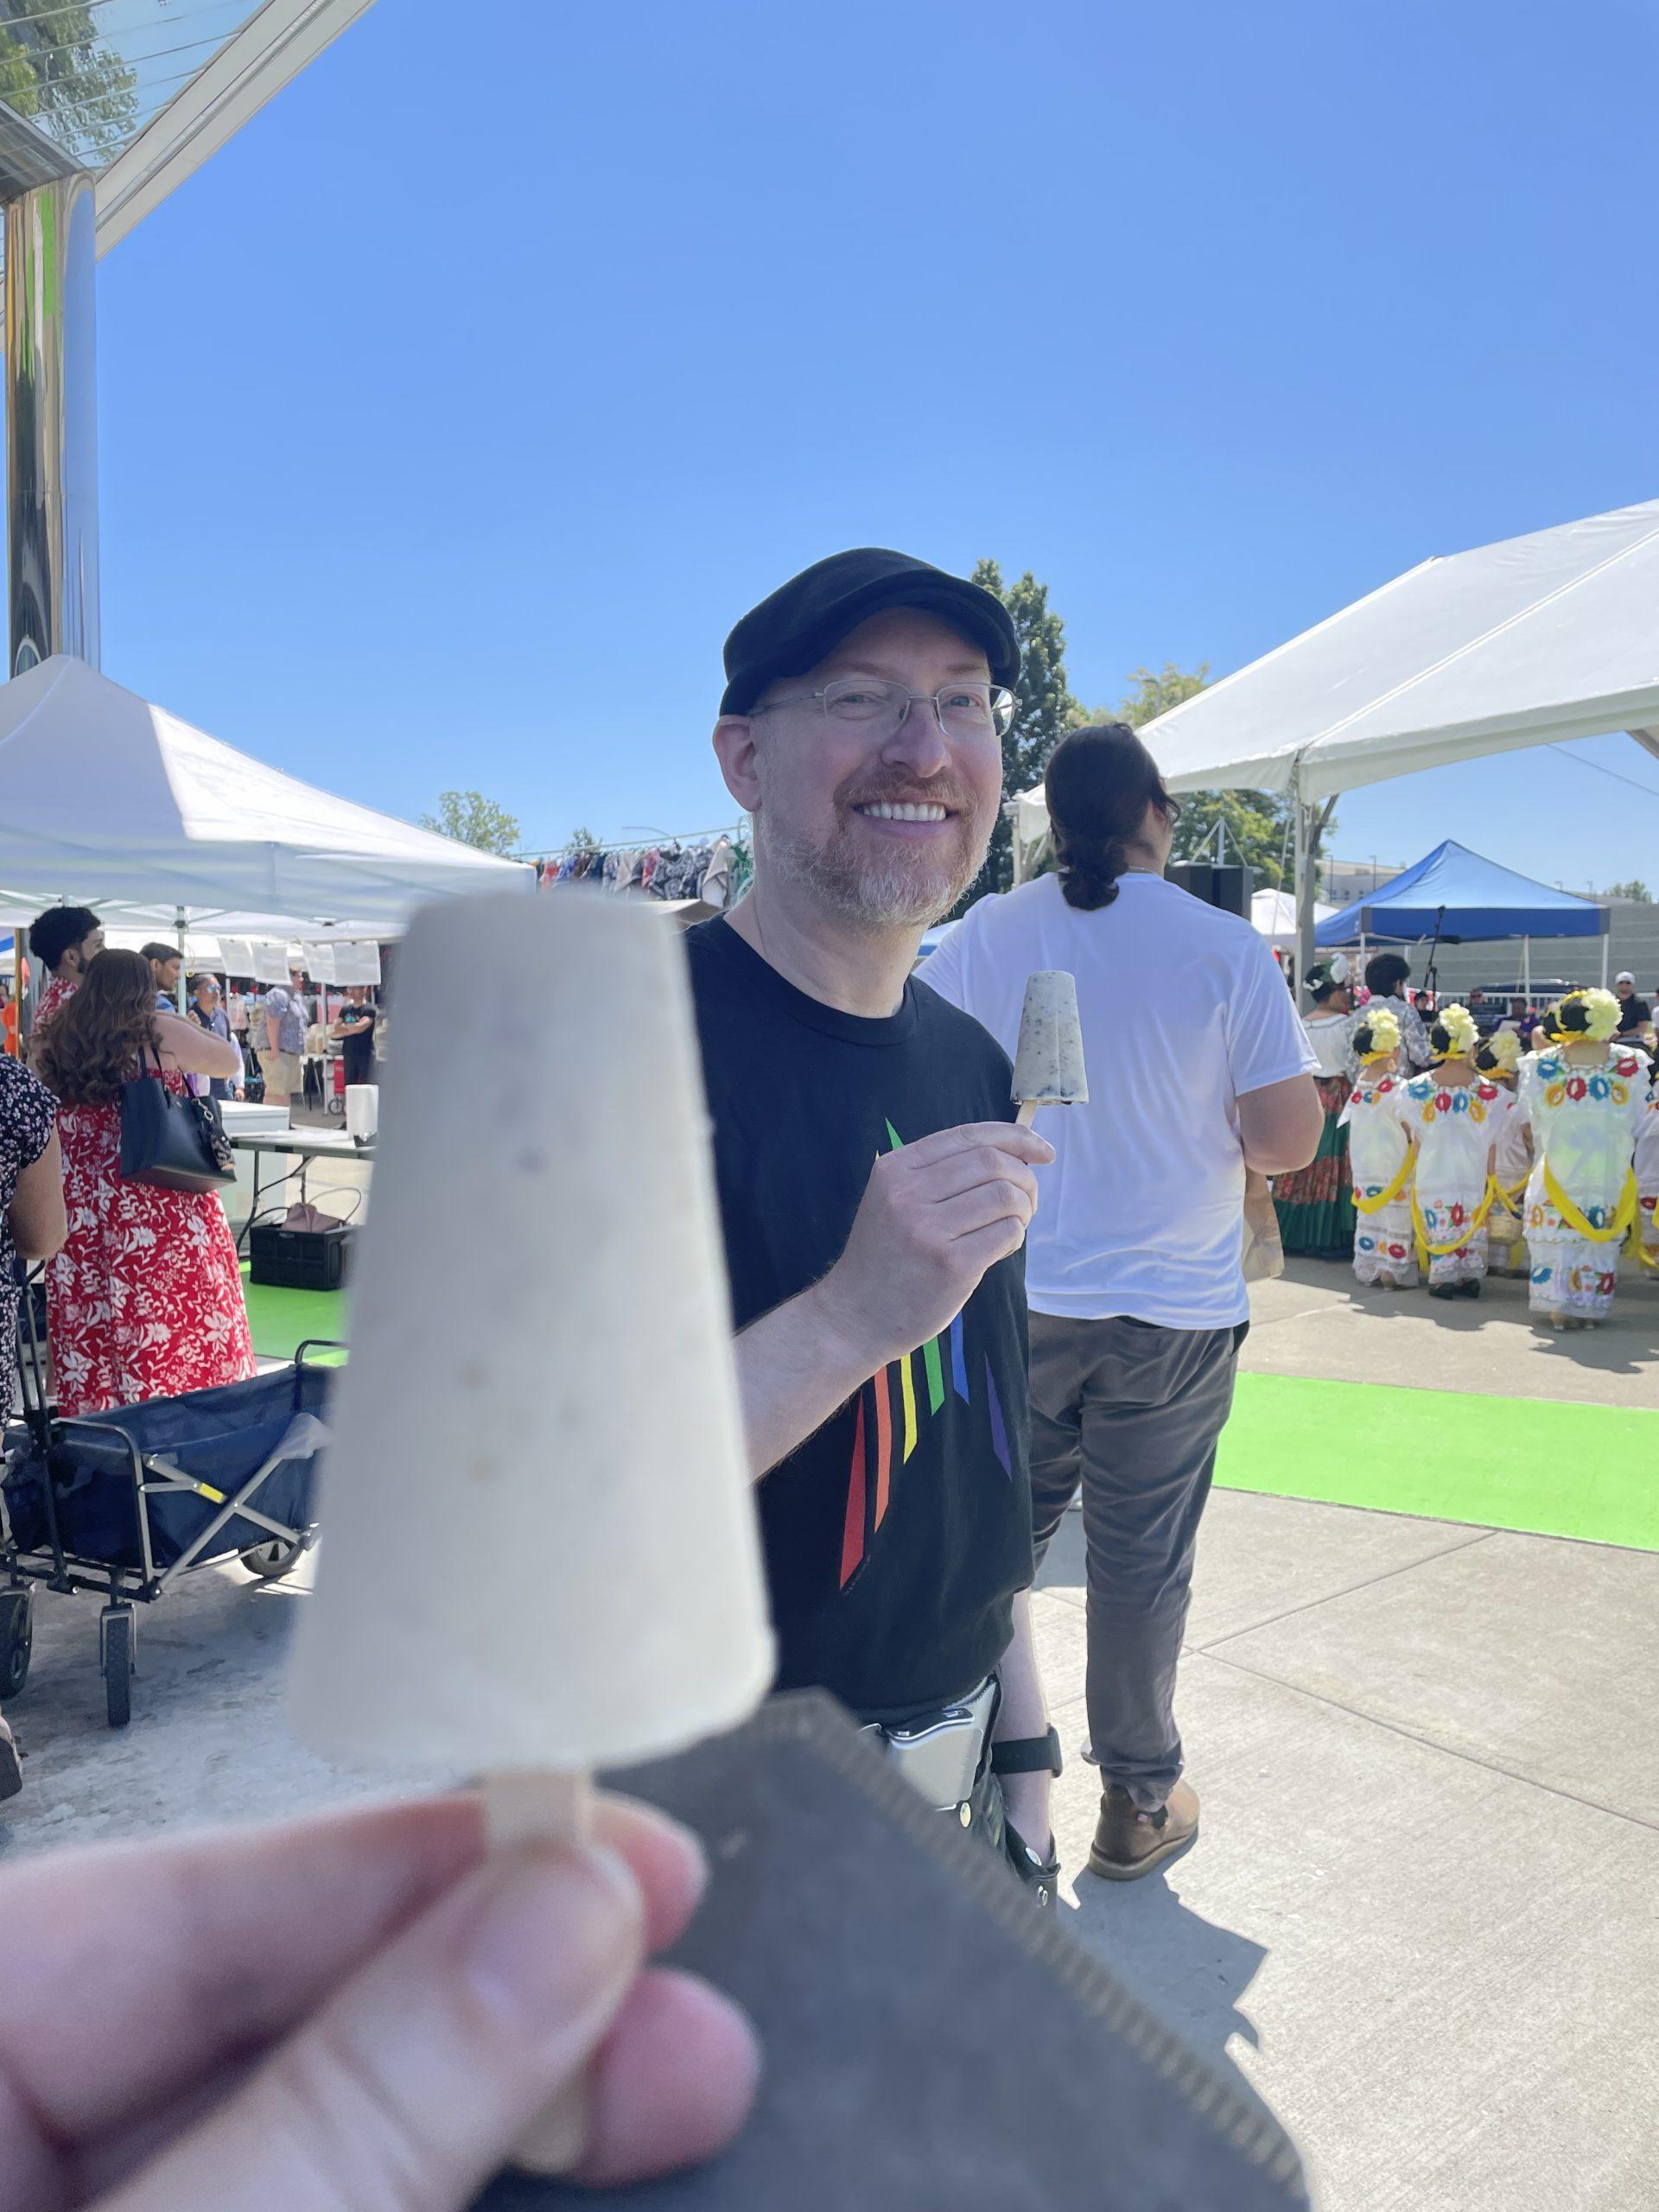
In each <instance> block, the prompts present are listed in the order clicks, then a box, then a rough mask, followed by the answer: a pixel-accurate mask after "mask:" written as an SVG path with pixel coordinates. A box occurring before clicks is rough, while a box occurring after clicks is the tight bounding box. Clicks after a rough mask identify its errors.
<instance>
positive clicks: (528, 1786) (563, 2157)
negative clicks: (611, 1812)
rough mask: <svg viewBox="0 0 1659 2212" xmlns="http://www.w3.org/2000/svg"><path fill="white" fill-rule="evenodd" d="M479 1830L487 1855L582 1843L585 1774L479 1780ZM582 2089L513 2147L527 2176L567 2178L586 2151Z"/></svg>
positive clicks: (589, 1786)
mask: <svg viewBox="0 0 1659 2212" xmlns="http://www.w3.org/2000/svg"><path fill="white" fill-rule="evenodd" d="M484 1830H485V1834H486V1838H487V1840H488V1843H489V1847H490V1849H491V1850H492V1851H505V1850H507V1849H509V1848H510V1847H512V1846H513V1845H515V1844H521V1843H586V1842H587V1841H588V1838H589V1837H590V1836H591V1835H592V1834H593V1831H594V1785H593V1781H592V1778H591V1777H589V1776H588V1775H585V1774H550V1773H538V1772H536V1771H534V1770H526V1771H524V1772H517V1773H502V1774H486V1776H485V1777H484ZM592 2121H593V2115H592V2112H591V2110H590V2107H589V2102H588V2084H587V2082H585V2081H583V2080H577V2081H575V2082H572V2083H571V2084H570V2086H569V2088H568V2089H567V2090H566V2091H565V2092H564V2094H563V2096H561V2097H558V2098H556V2099H555V2101H553V2103H552V2104H550V2106H549V2107H548V2108H547V2110H546V2111H545V2112H544V2113H542V2114H541V2116H540V2118H539V2119H538V2120H536V2121H535V2122H534V2123H533V2125H531V2126H530V2127H527V2128H526V2129H525V2130H524V2134H523V2135H522V2136H521V2137H520V2138H519V2139H518V2142H517V2143H516V2144H515V2145H513V2152H512V2162H513V2164H514V2165H516V2166H519V2167H522V2169H523V2170H524V2172H526V2173H531V2174H568V2173H569V2171H571V2169H572V2168H573V2167H575V2166H577V2165H579V2164H581V2162H582V2154H583V2152H585V2151H586V2150H587V2148H588V2136H589V2134H590V2133H591V2130H592Z"/></svg>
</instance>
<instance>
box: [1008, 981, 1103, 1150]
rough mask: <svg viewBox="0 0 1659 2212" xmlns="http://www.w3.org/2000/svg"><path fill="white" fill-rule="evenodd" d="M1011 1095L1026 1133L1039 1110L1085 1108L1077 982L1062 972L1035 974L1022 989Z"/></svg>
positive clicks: (1086, 1094) (1086, 1082)
mask: <svg viewBox="0 0 1659 2212" xmlns="http://www.w3.org/2000/svg"><path fill="white" fill-rule="evenodd" d="M1014 1097H1015V1099H1016V1100H1017V1101H1018V1102H1019V1107H1020V1115H1019V1120H1020V1127H1021V1128H1027V1129H1028V1128H1030V1127H1031V1123H1032V1119H1033V1116H1034V1115H1035V1113H1036V1111H1037V1109H1038V1108H1039V1106H1085V1105H1087V1104H1088V1103H1089V1077H1088V1074H1087V1071H1085V1069H1084V1064H1083V1025H1082V1024H1081V1022H1079V1020H1077V981H1076V978H1075V977H1074V976H1069V975H1068V974H1067V973H1066V972H1065V969H1063V968H1044V969H1039V971H1038V972H1037V974H1036V975H1034V976H1033V977H1032V978H1031V981H1030V982H1028V983H1027V985H1026V1003H1025V1007H1024V1009H1023V1010H1022V1012H1021V1014H1020V1044H1019V1049H1018V1050H1017V1051H1016V1052H1015V1053H1014Z"/></svg>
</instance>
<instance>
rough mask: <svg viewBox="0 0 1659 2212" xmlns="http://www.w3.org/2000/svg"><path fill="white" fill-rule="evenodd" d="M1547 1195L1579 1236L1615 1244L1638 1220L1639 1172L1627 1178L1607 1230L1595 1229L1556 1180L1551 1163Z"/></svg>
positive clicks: (1546, 1164) (1546, 1177)
mask: <svg viewBox="0 0 1659 2212" xmlns="http://www.w3.org/2000/svg"><path fill="white" fill-rule="evenodd" d="M1544 1196H1545V1197H1546V1198H1548V1200H1549V1203H1550V1204H1551V1205H1553V1206H1554V1209H1555V1211H1556V1212H1557V1213H1558V1214H1560V1217H1561V1219H1562V1220H1563V1221H1564V1222H1565V1223H1566V1224H1567V1227H1568V1228H1569V1229H1570V1230H1572V1231H1573V1235H1574V1236H1585V1237H1588V1239H1589V1240H1590V1242H1591V1243H1592V1244H1611V1243H1616V1242H1617V1241H1618V1238H1619V1237H1621V1236H1623V1235H1624V1232H1625V1230H1627V1229H1628V1228H1629V1227H1630V1224H1631V1223H1632V1222H1633V1221H1634V1220H1635V1219H1636V1170H1635V1168H1634V1167H1632V1168H1631V1169H1630V1173H1628V1174H1627V1175H1626V1176H1625V1178H1624V1189H1623V1190H1622V1191H1621V1192H1619V1194H1618V1205H1617V1206H1615V1207H1614V1209H1613V1217H1612V1219H1611V1222H1609V1223H1608V1224H1607V1226H1606V1228H1605V1229H1592V1228H1591V1226H1590V1224H1589V1223H1588V1222H1587V1221H1586V1219H1585V1217H1584V1216H1583V1215H1582V1214H1581V1213H1580V1211H1579V1210H1578V1208H1577V1206H1575V1205H1573V1201H1572V1199H1571V1198H1568V1197H1567V1192H1565V1191H1564V1190H1563V1189H1562V1188H1561V1186H1560V1184H1559V1183H1558V1182H1557V1181H1556V1180H1555V1176H1554V1170H1553V1169H1552V1168H1551V1166H1550V1164H1549V1162H1548V1160H1545V1162H1544Z"/></svg>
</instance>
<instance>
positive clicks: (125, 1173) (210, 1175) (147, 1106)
mask: <svg viewBox="0 0 1659 2212" xmlns="http://www.w3.org/2000/svg"><path fill="white" fill-rule="evenodd" d="M121 1175H122V1179H123V1180H124V1182H128V1183H151V1184H154V1185H156V1188H157V1189H158V1190H162V1191H216V1190H218V1189H219V1188H220V1186H221V1185H224V1184H226V1183H233V1182H235V1180H236V1160H235V1157H234V1155H233V1154H232V1150H231V1141H230V1139H229V1138H228V1137H227V1136H226V1134H225V1125H224V1123H223V1122H221V1121H220V1120H219V1106H218V1103H217V1102H216V1101H215V1100H213V1099H212V1098H196V1097H183V1098H181V1096H179V1094H178V1093H177V1092H176V1091H174V1090H168V1087H167V1085H166V1084H165V1083H164V1082H163V1081H162V1063H161V1056H160V1054H159V1053H158V1054H157V1055H156V1072H155V1074H154V1075H151V1074H150V1073H149V1071H148V1070H145V1071H144V1072H143V1074H141V1075H137V1076H135V1077H133V1078H132V1080H131V1081H130V1083H124V1084H122V1086H121Z"/></svg>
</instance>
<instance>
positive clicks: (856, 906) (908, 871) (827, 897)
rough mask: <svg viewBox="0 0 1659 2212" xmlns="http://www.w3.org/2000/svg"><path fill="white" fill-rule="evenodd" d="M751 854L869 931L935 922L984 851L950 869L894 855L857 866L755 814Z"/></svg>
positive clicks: (970, 878) (977, 867) (968, 879)
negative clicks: (776, 831)
mask: <svg viewBox="0 0 1659 2212" xmlns="http://www.w3.org/2000/svg"><path fill="white" fill-rule="evenodd" d="M754 842H755V851H756V857H757V858H758V859H760V860H762V861H764V863H765V865H766V867H767V868H770V869H774V870H775V871H776V872H777V874H779V875H780V876H786V877H787V878H789V880H791V882H795V883H800V884H804V886H805V887H806V888H807V889H808V890H809V891H810V892H811V893H813V895H814V897H815V898H817V899H818V900H819V902H820V903H821V904H822V905H823V906H826V907H828V908H829V910H830V912H833V913H836V914H839V915H840V916H841V917H842V919H843V920H845V921H847V922H849V923H851V924H852V925H853V926H854V927H855V928H856V929H861V930H868V931H872V932H875V931H887V930H897V929H915V928H918V927H919V928H921V929H926V928H927V926H928V925H929V924H930V923H931V922H937V921H940V920H942V919H943V918H944V916H945V915H946V914H948V913H949V912H950V909H951V908H952V907H953V906H955V905H956V903H957V899H960V898H961V896H962V894H963V892H964V891H965V890H966V889H967V888H968V886H969V884H970V883H971V882H972V881H973V880H974V878H975V877H976V875H977V874H978V873H979V871H980V868H981V867H982V864H983V861H984V855H983V854H978V855H974V854H972V853H969V855H966V856H965V857H964V858H963V860H962V861H960V862H959V863H958V865H957V867H956V868H949V869H947V868H923V867H920V866H918V865H916V864H913V863H912V864H911V865H909V866H906V864H905V863H904V862H903V861H901V860H899V857H898V856H897V855H895V856H894V859H893V864H892V865H891V866H889V867H887V868H861V867H859V866H858V865H857V864H856V863H855V862H854V861H850V860H849V859H847V858H845V857H842V856H839V855H837V854H836V851H835V850H834V849H833V848H832V849H829V850H826V849H824V848H823V846H821V845H815V844H814V843H813V842H811V840H810V838H807V837H791V836H779V835H773V834H772V833H770V832H769V831H768V830H767V829H766V817H765V815H764V814H757V815H756V816H755V818H754Z"/></svg>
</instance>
